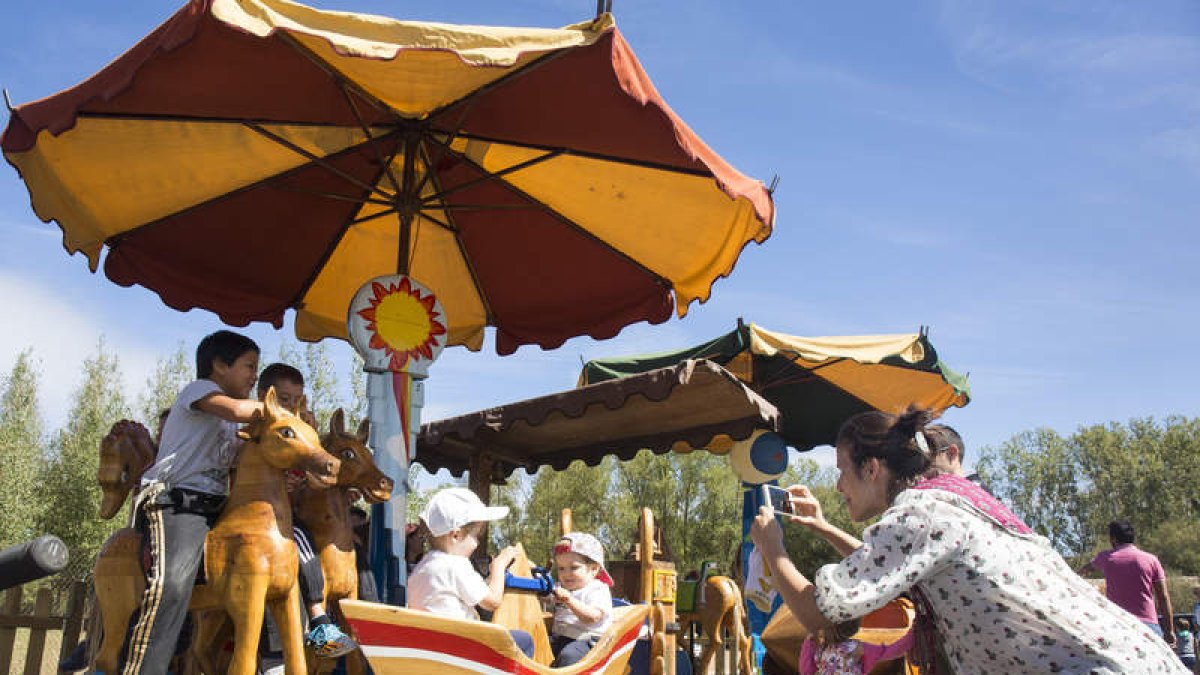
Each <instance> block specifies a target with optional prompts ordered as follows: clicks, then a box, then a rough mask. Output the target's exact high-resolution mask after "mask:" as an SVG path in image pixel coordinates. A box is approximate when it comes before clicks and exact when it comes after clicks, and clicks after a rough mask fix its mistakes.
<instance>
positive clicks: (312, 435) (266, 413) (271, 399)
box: [238, 387, 341, 486]
mask: <svg viewBox="0 0 1200 675" xmlns="http://www.w3.org/2000/svg"><path fill="white" fill-rule="evenodd" d="M238 437H239V438H241V439H242V440H243V441H245V442H246V445H245V446H244V447H243V450H242V454H243V455H245V454H246V453H247V452H252V451H253V452H257V453H258V454H259V456H261V458H262V460H263V461H264V462H266V463H267V464H269V465H270V466H272V467H275V468H276V469H300V470H303V471H306V472H308V474H309V475H310V476H312V477H313V478H315V479H316V480H317V481H318V482H320V483H321V484H323V485H326V486H332V485H334V484H336V483H337V475H338V470H339V468H340V466H341V462H340V461H339V460H338V459H337V458H336V457H333V456H332V455H330V454H329V453H328V452H326V451H325V449H324V448H323V447H321V439H320V438H319V437H318V436H317V432H316V430H314V429H313V428H312V427H311V426H309V425H308V423H306V422H305V421H304V420H302V419H300V417H299V416H298V415H294V414H292V413H290V412H288V411H287V410H285V409H284V408H283V407H282V406H280V405H279V402H278V399H276V397H275V388H274V387H271V388H270V389H268V390H267V395H266V396H264V397H263V411H262V412H256V413H255V414H254V420H253V421H252V422H250V424H248V425H246V427H245V428H244V429H242V430H241V431H239V432H238ZM240 461H241V459H239V462H240Z"/></svg>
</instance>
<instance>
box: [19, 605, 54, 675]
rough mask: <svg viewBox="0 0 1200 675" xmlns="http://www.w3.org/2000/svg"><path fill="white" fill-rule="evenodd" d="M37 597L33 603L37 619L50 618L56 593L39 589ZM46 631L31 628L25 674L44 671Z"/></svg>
mask: <svg viewBox="0 0 1200 675" xmlns="http://www.w3.org/2000/svg"><path fill="white" fill-rule="evenodd" d="M36 597H37V599H36V600H35V601H34V603H33V617H34V618H35V619H49V618H50V612H51V611H52V610H53V609H54V593H53V591H51V590H50V589H49V588H41V589H38V592H37V596H36ZM46 633H47V630H46V629H45V628H44V627H42V628H36V627H35V628H30V629H29V651H27V652H25V675H40V674H41V672H42V654H43V653H44V652H45V651H46Z"/></svg>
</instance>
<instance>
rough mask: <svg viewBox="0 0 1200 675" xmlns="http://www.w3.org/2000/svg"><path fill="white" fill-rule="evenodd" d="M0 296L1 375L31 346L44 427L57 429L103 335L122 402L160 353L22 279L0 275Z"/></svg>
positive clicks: (108, 320)
mask: <svg viewBox="0 0 1200 675" xmlns="http://www.w3.org/2000/svg"><path fill="white" fill-rule="evenodd" d="M0 297H2V298H4V308H5V312H6V313H7V315H8V316H9V317H10V320H9V321H8V322H6V325H5V329H4V330H3V331H0V374H7V373H8V372H9V370H10V369H11V368H12V365H13V363H14V362H15V360H16V357H17V355H18V354H19V353H20V352H21V351H22V350H24V349H27V348H32V349H33V353H34V356H35V357H36V358H37V359H38V361H39V366H40V368H39V370H40V372H41V376H42V381H41V384H42V386H41V390H40V394H41V408H42V413H43V415H44V416H45V421H46V424H47V429H50V430H53V429H56V428H58V427H59V426H61V425H62V424H63V423H64V422H65V420H66V418H67V413H68V411H69V410H70V407H71V395H72V394H73V393H74V390H75V388H76V386H77V385H78V384H79V380H80V377H81V372H80V370H81V366H82V364H83V360H84V359H85V358H87V356H88V355H90V354H92V353H93V352H94V351H95V349H96V344H97V341H98V340H99V339H100V338H101V336H103V337H104V339H105V341H106V344H107V349H108V350H109V351H110V352H111V353H114V354H116V355H117V356H118V358H119V359H120V365H121V372H122V374H123V382H122V384H123V387H124V391H125V392H126V396H127V399H126V400H127V401H129V403H130V404H132V405H136V403H137V401H136V399H135V398H134V397H135V396H136V392H139V391H140V390H141V389H142V387H143V385H144V383H145V381H146V378H148V377H149V376H150V374H151V373H152V372H153V370H154V366H155V363H156V361H157V359H158V357H159V356H160V351H159V350H157V349H154V348H151V347H149V346H147V345H145V344H143V343H142V342H141V341H139V340H138V339H137V338H135V337H133V336H130V335H128V334H126V333H125V332H123V331H121V330H114V329H113V326H112V323H113V319H112V318H109V317H103V316H98V315H96V314H95V313H94V312H93V310H92V308H90V307H87V306H85V305H84V304H83V303H82V302H80V301H79V300H77V299H75V298H71V297H65V296H63V295H61V294H57V293H55V292H54V289H52V288H49V287H46V286H44V285H40V284H38V283H36V282H33V281H30V280H28V279H22V278H19V277H16V276H13V275H12V274H11V273H3V272H0Z"/></svg>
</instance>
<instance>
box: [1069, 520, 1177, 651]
mask: <svg viewBox="0 0 1200 675" xmlns="http://www.w3.org/2000/svg"><path fill="white" fill-rule="evenodd" d="M1108 539H1109V541H1110V542H1111V543H1112V546H1113V547H1112V548H1111V549H1109V550H1107V551H1101V552H1099V553H1097V554H1096V557H1095V558H1093V559H1092V561H1091V562H1090V563H1088V565H1089V566H1090V567H1091V568H1092V569H1095V570H1098V571H1100V572H1103V573H1104V583H1105V587H1106V591H1105V592H1106V593H1107V594H1108V599H1109V600H1112V601H1113V603H1115V604H1116V605H1117V606H1118V607H1120V608H1122V609H1124V610H1125V611H1127V612H1129V613H1130V614H1133V615H1134V616H1136V617H1137V618H1138V619H1140V620H1141V622H1142V623H1144V624H1146V626H1147V627H1149V628H1150V630H1152V631H1154V632H1155V633H1157V634H1158V635H1161V636H1162V637H1163V639H1165V640H1166V641H1167V642H1168V643H1169V644H1172V645H1173V644H1175V631H1174V630H1173V629H1172V627H1171V620H1172V618H1171V617H1172V614H1171V597H1170V596H1169V595H1167V574H1166V572H1164V571H1163V567H1162V563H1160V562H1159V561H1158V557H1157V556H1155V555H1153V554H1151V553H1147V552H1145V551H1143V550H1142V549H1140V548H1138V547H1137V546H1134V545H1133V540H1134V529H1133V525H1132V524H1130V522H1129V521H1127V520H1114V521H1112V522H1111V523H1109V524H1108ZM1160 616H1161V617H1162V618H1161V620H1160V619H1159V617H1160Z"/></svg>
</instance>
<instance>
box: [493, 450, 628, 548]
mask: <svg viewBox="0 0 1200 675" xmlns="http://www.w3.org/2000/svg"><path fill="white" fill-rule="evenodd" d="M611 476H612V461H611V460H605V461H603V462H601V463H600V464H599V465H597V466H594V467H590V466H587V465H585V464H584V463H583V462H574V463H572V464H571V465H570V466H568V467H567V468H566V469H563V470H562V471H555V470H554V469H552V468H550V467H542V469H541V470H539V471H538V473H537V474H536V475H535V476H534V477H533V478H532V480H527V479H523V478H522V477H520V476H518V475H516V474H514V475H513V476H512V477H511V478H510V479H509V485H507V486H505V487H503V488H500V489H496V490H494V491H493V497H494V498H495V499H496V503H497V504H500V505H504V506H508V507H509V517H508V518H507V519H505V520H504V521H503V522H501V523H500V524H498V525H497V526H496V527H495V528H493V539H497V540H498V541H497V543H508V542H517V541H519V542H521V544H522V545H523V546H524V547H525V552H526V553H527V554H528V555H529V557H530V559H531V560H533V561H534V562H535V563H537V564H546V563H548V562H550V557H551V551H552V549H553V548H554V542H556V541H558V537H559V517H560V514H561V513H562V510H563V509H564V508H569V509H571V518H572V521H573V522H574V529H576V530H578V531H582V532H591V533H593V534H595V535H596V536H597V537H599V538H600V539H601V541H605V540H606V539H609V538H610V533H609V532H608V530H607V523H606V521H607V515H608V513H609V512H610V511H611V509H610V508H609V505H610V500H609V497H608V493H609V486H610V484H611V481H612V479H611ZM606 550H607V548H606Z"/></svg>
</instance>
